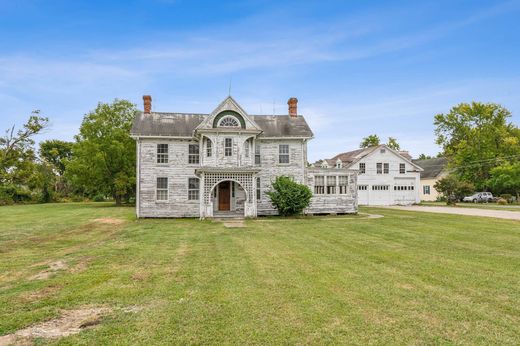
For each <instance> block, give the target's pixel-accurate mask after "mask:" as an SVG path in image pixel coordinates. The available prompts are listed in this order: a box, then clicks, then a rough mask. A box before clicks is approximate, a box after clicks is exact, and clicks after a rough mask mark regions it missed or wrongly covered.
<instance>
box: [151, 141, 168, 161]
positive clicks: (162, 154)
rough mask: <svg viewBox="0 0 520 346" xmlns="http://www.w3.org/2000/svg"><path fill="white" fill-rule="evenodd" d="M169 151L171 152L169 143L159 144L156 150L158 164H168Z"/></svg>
mask: <svg viewBox="0 0 520 346" xmlns="http://www.w3.org/2000/svg"><path fill="white" fill-rule="evenodd" d="M160 148H161V149H160ZM164 150H165V151H164ZM169 151H170V146H169V145H168V143H157V146H156V149H155V153H156V155H157V159H156V162H157V163H158V164H161V165H163V164H167V163H168V162H169V155H168V154H169Z"/></svg>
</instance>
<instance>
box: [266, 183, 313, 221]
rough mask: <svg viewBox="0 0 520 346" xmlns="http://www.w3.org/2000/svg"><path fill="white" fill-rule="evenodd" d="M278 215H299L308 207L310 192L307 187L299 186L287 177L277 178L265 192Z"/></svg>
mask: <svg viewBox="0 0 520 346" xmlns="http://www.w3.org/2000/svg"><path fill="white" fill-rule="evenodd" d="M267 195H268V196H269V197H270V198H271V202H272V203H273V205H274V207H275V208H276V209H278V212H279V213H280V215H283V216H289V215H297V214H300V213H301V212H302V211H303V210H304V209H305V208H307V207H308V206H309V203H310V201H311V197H312V192H311V190H310V189H309V187H308V186H307V185H304V184H299V183H297V182H295V181H294V180H293V179H291V178H289V177H287V176H279V177H277V178H276V180H275V181H274V182H273V183H272V190H271V191H268V192H267Z"/></svg>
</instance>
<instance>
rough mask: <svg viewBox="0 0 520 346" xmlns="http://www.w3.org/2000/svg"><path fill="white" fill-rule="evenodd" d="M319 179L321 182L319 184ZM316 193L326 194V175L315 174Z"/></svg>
mask: <svg viewBox="0 0 520 346" xmlns="http://www.w3.org/2000/svg"><path fill="white" fill-rule="evenodd" d="M318 179H319V182H320V183H321V184H319V185H318ZM314 194H315V195H324V194H325V176H324V175H316V176H314Z"/></svg>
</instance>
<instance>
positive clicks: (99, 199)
mask: <svg viewBox="0 0 520 346" xmlns="http://www.w3.org/2000/svg"><path fill="white" fill-rule="evenodd" d="M92 200H93V201H94V202H104V201H105V196H103V195H95V196H94V197H93V198H92Z"/></svg>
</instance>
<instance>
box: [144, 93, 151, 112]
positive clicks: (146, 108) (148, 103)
mask: <svg viewBox="0 0 520 346" xmlns="http://www.w3.org/2000/svg"><path fill="white" fill-rule="evenodd" d="M143 103H144V113H145V114H150V113H151V112H152V97H151V96H150V95H144V96H143Z"/></svg>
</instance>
